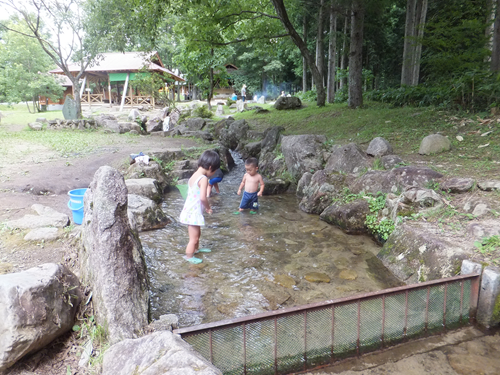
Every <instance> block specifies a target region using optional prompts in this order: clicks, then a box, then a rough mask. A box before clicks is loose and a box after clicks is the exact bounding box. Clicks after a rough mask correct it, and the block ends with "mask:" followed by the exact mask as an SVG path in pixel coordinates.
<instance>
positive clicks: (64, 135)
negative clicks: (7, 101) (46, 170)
mask: <svg viewBox="0 0 500 375" xmlns="http://www.w3.org/2000/svg"><path fill="white" fill-rule="evenodd" d="M123 142H130V143H134V142H137V140H136V139H135V136H133V135H129V134H122V135H119V134H114V133H113V134H108V133H103V132H100V131H95V130H85V131H73V130H58V131H34V130H31V129H29V128H26V129H23V130H22V131H18V132H9V131H5V130H4V129H2V128H1V127H0V148H1V149H5V150H7V149H10V145H12V144H17V145H20V144H26V145H27V148H26V149H25V151H24V152H25V153H29V152H31V150H34V147H35V146H36V145H41V146H44V147H46V148H48V149H50V150H53V151H56V152H58V153H59V154H60V155H61V156H63V157H71V156H78V155H80V154H86V153H91V152H92V151H94V150H96V149H98V148H99V147H102V146H105V145H109V144H116V143H123ZM30 145H31V146H32V147H31V148H30ZM18 156H19V155H18Z"/></svg>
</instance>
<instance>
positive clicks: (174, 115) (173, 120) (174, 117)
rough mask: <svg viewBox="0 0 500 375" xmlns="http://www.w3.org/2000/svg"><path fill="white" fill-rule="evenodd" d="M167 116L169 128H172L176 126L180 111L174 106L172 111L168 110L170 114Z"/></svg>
mask: <svg viewBox="0 0 500 375" xmlns="http://www.w3.org/2000/svg"><path fill="white" fill-rule="evenodd" d="M168 117H170V122H169V125H170V129H172V128H173V127H175V126H177V123H178V122H179V119H180V118H181V112H180V111H179V110H178V109H177V108H175V109H173V110H172V112H170V115H169V116H168Z"/></svg>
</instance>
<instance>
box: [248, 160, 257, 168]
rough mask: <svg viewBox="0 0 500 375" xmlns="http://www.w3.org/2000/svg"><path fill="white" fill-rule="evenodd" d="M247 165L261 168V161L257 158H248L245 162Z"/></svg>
mask: <svg viewBox="0 0 500 375" xmlns="http://www.w3.org/2000/svg"><path fill="white" fill-rule="evenodd" d="M245 165H248V166H252V167H255V168H257V167H258V166H259V161H258V160H257V159H256V158H248V159H247V160H245Z"/></svg>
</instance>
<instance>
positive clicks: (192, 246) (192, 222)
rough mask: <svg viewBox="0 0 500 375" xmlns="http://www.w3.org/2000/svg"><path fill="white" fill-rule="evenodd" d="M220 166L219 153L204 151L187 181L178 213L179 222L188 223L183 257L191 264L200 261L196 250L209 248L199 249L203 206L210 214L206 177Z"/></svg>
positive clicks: (203, 223)
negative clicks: (184, 194) (186, 242)
mask: <svg viewBox="0 0 500 375" xmlns="http://www.w3.org/2000/svg"><path fill="white" fill-rule="evenodd" d="M219 168H220V158H219V154H218V153H216V152H215V151H211V150H207V151H205V152H204V153H203V154H202V155H201V156H200V159H199V160H198V170H197V171H196V172H194V174H193V175H192V176H191V178H190V179H189V182H188V186H189V190H188V194H187V198H186V202H185V203H184V208H183V209H182V212H181V215H180V220H179V221H180V222H181V223H182V224H187V225H188V233H189V243H188V245H187V247H186V255H185V256H184V259H186V260H187V261H188V262H190V263H193V264H199V263H201V262H202V260H201V259H200V258H196V257H195V256H194V254H196V253H198V252H202V253H209V252H210V251H211V250H210V249H199V246H200V235H201V226H203V225H205V218H204V217H203V208H205V211H206V212H207V213H208V214H210V215H211V214H212V209H211V208H210V203H208V199H207V196H206V192H207V185H208V178H210V177H211V176H213V174H214V173H215V171H216V170H217V169H219Z"/></svg>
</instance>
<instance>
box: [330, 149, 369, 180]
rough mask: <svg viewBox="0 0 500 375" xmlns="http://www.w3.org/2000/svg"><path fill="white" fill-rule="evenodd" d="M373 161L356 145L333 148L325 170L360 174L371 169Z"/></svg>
mask: <svg viewBox="0 0 500 375" xmlns="http://www.w3.org/2000/svg"><path fill="white" fill-rule="evenodd" d="M371 164H372V163H371V161H370V160H369V159H368V157H367V156H366V154H365V152H363V150H361V149H360V148H359V146H358V145H357V144H355V143H349V144H347V145H345V146H336V147H334V148H333V150H332V152H331V154H330V157H329V158H328V160H327V161H326V165H325V170H327V171H334V172H341V173H354V174H360V173H361V172H363V171H366V170H367V169H368V168H370V167H371Z"/></svg>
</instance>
